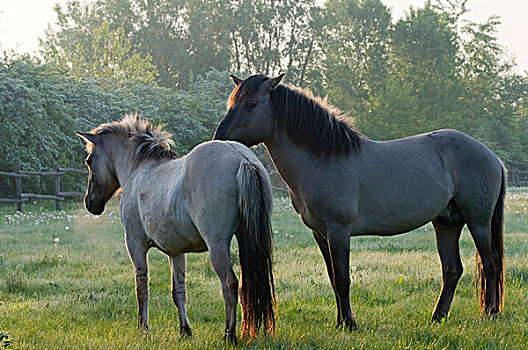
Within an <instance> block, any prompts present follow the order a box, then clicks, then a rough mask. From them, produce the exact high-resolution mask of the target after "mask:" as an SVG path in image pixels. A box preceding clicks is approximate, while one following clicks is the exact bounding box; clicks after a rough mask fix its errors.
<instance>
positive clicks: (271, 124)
mask: <svg viewBox="0 0 528 350" xmlns="http://www.w3.org/2000/svg"><path fill="white" fill-rule="evenodd" d="M231 78H232V79H233V81H234V83H235V85H236V88H235V89H234V90H233V92H232V93H231V96H230V98H229V101H228V103H227V108H228V112H227V114H226V116H225V117H224V119H223V120H222V122H221V123H220V125H219V126H218V128H217V130H216V133H215V136H214V139H216V140H235V141H239V142H242V143H243V144H245V145H246V146H251V145H255V144H258V143H261V142H263V143H264V145H265V146H266V148H267V149H268V151H269V154H270V156H271V158H272V160H273V162H274V164H275V167H276V168H277V170H278V171H279V173H280V175H281V176H282V178H283V179H284V181H285V182H286V183H287V185H288V188H289V192H290V197H291V200H292V203H293V206H294V208H295V210H296V211H297V212H298V213H299V215H300V217H301V219H302V221H303V222H304V223H305V224H306V225H307V226H308V227H309V228H311V229H312V230H313V235H314V238H315V240H316V241H317V244H318V245H319V248H320V250H321V252H322V255H323V257H324V260H325V262H326V266H327V269H328V274H329V277H330V281H331V283H332V286H333V289H334V292H335V295H336V301H337V311H338V312H337V322H338V325H342V324H343V320H344V323H345V325H346V326H347V327H348V328H350V329H353V328H355V327H356V322H355V319H354V316H353V314H352V311H351V309H350V300H349V288H350V276H349V255H350V236H351V235H352V236H358V235H382V236H390V235H396V234H401V233H404V232H407V231H410V230H412V229H415V228H417V227H420V226H422V225H424V224H426V223H427V222H430V221H432V223H433V227H434V229H435V232H436V242H437V247H438V253H439V255H440V260H441V264H442V291H441V294H440V298H439V300H438V303H437V305H436V309H435V311H434V313H433V317H432V319H433V321H439V320H441V319H442V318H444V317H446V316H447V314H448V312H449V308H450V306H451V301H452V299H453V293H454V291H455V288H456V285H457V283H458V280H459V278H460V276H461V274H462V262H461V261H460V252H459V246H458V241H459V238H460V233H461V231H462V228H463V226H464V225H467V226H468V228H469V231H470V232H471V235H472V237H473V240H474V242H475V245H476V248H477V258H478V259H477V266H478V269H479V275H480V287H481V294H480V306H481V312H482V311H484V312H486V313H488V314H490V315H491V314H496V313H499V312H500V311H501V308H502V304H503V291H504V245H503V206H504V192H505V169H504V167H503V165H502V163H501V161H500V160H499V159H498V158H497V156H495V155H494V154H493V152H491V151H490V150H489V149H488V148H486V147H485V146H484V145H482V144H481V143H480V142H478V141H476V140H475V139H473V138H471V137H469V136H467V135H465V134H463V133H461V132H458V131H455V130H439V131H434V132H430V133H427V134H422V135H416V136H413V137H408V138H404V139H400V140H394V141H387V142H376V141H372V140H369V139H367V138H365V137H363V136H361V135H360V134H359V133H358V132H357V131H355V130H354V129H353V128H352V127H350V126H349V125H347V124H346V122H345V121H344V119H343V117H341V116H340V115H339V114H338V112H337V111H335V110H334V109H332V108H331V107H328V106H327V105H326V103H325V102H324V101H322V100H320V99H317V98H314V97H313V96H312V95H311V94H310V93H308V92H306V91H302V90H300V89H296V88H294V87H288V86H285V85H282V84H280V81H281V79H282V75H280V76H278V77H276V78H267V77H265V76H262V75H256V76H250V77H248V78H247V79H245V80H241V79H239V78H236V77H234V76H231ZM477 282H478V281H477Z"/></svg>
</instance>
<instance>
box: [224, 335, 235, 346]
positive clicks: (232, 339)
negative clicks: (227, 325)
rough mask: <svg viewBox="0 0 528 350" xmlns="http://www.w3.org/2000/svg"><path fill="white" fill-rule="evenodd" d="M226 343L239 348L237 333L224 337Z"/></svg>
mask: <svg viewBox="0 0 528 350" xmlns="http://www.w3.org/2000/svg"><path fill="white" fill-rule="evenodd" d="M224 341H225V342H227V343H228V344H230V345H233V346H237V338H236V334H235V333H227V332H226V334H225V335H224Z"/></svg>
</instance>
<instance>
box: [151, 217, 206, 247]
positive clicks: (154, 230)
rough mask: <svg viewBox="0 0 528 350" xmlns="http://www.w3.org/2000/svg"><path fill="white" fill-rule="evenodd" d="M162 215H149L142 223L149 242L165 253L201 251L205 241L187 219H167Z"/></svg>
mask: <svg viewBox="0 0 528 350" xmlns="http://www.w3.org/2000/svg"><path fill="white" fill-rule="evenodd" d="M167 217H168V216H164V215H160V216H157V215H151V216H150V217H149V218H148V219H144V220H143V225H144V227H145V230H146V231H147V235H148V237H149V239H150V241H151V244H152V245H153V246H155V247H156V248H158V249H159V250H161V251H162V252H164V253H166V254H181V253H191V252H203V251H206V250H207V245H206V244H205V241H204V240H203V239H202V237H201V236H200V234H199V232H198V230H197V229H196V228H195V227H194V225H193V224H192V222H191V221H190V220H189V221H188V222H185V220H182V221H176V220H175V219H167Z"/></svg>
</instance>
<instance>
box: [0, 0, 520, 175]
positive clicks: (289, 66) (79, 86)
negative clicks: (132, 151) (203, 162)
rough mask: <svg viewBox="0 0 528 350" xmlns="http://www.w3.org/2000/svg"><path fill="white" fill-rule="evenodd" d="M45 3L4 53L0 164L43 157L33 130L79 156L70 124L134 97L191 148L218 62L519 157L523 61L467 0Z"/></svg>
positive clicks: (216, 80)
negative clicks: (46, 17)
mask: <svg viewBox="0 0 528 350" xmlns="http://www.w3.org/2000/svg"><path fill="white" fill-rule="evenodd" d="M55 11H56V13H57V18H58V19H57V23H56V27H55V28H56V29H52V28H51V27H50V28H48V30H47V31H46V35H45V38H44V39H42V40H41V43H40V48H41V55H42V57H43V59H44V62H45V64H40V63H35V62H31V61H30V60H28V59H10V60H9V59H5V60H4V61H3V66H2V70H1V72H0V80H1V83H2V86H1V87H0V99H1V101H2V104H1V105H0V115H1V117H2V120H1V122H0V128H1V130H0V131H2V132H3V133H4V134H6V135H7V134H8V135H9V136H6V137H8V140H9V142H8V143H9V144H13V145H14V144H17V142H18V144H20V142H22V141H20V140H23V142H24V144H27V148H26V151H23V150H21V149H16V147H15V146H12V147H11V146H10V147H7V148H2V149H1V150H0V161H1V167H4V165H9V164H11V163H9V162H11V161H12V160H13V159H15V158H17V157H21V158H22V159H24V160H25V161H26V162H27V163H28V164H29V163H32V164H35V167H38V166H39V165H38V164H40V165H41V166H46V165H47V163H46V162H47V161H46V160H42V159H40V155H38V153H39V150H41V149H42V148H41V146H39V145H44V144H45V145H47V147H46V148H44V149H46V150H49V152H50V154H51V155H52V156H53V157H54V158H56V159H59V158H60V157H63V158H64V160H65V162H68V161H70V160H72V159H77V158H79V156H75V157H77V158H75V157H74V156H73V153H71V152H73V151H71V152H70V149H72V148H74V145H78V144H79V143H78V142H77V141H76V140H74V138H73V139H72V137H73V136H72V134H71V129H72V125H74V126H75V127H77V128H83V129H86V128H87V127H93V126H95V125H96V124H98V123H100V122H103V121H109V120H115V119H118V118H120V117H122V115H123V114H124V113H130V112H135V111H138V112H140V113H143V115H144V116H146V117H149V118H154V119H156V120H159V121H163V122H167V123H168V124H169V125H168V126H169V128H170V129H171V131H173V132H174V134H175V136H176V142H177V144H178V149H179V150H180V151H185V150H188V149H189V147H191V146H192V145H194V144H196V143H198V142H200V141H203V140H206V139H208V138H210V136H211V134H212V130H213V129H214V126H215V125H216V123H217V122H218V120H219V119H220V117H221V115H222V114H223V113H224V112H225V100H226V98H227V95H228V93H229V91H230V90H231V88H232V86H231V85H230V82H229V80H228V79H227V71H230V72H234V73H241V74H242V75H246V74H254V73H261V74H267V75H273V74H277V73H279V72H286V73H287V75H286V80H287V81H288V82H290V83H293V84H296V85H302V86H305V87H308V88H311V89H313V90H314V91H315V92H316V93H317V94H320V95H327V96H328V98H329V100H330V101H331V102H332V103H333V104H335V105H336V106H337V107H339V108H341V109H343V110H344V111H346V112H347V113H348V114H349V115H350V117H352V118H354V119H355V123H356V125H357V127H358V128H359V129H360V130H362V131H363V133H364V134H365V135H367V136H369V137H371V138H374V139H378V140H386V139H392V138H398V137H405V136H409V135H412V134H416V133H420V132H426V131H430V130H433V129H439V128H455V129H459V130H461V131H463V132H466V133H468V134H469V135H471V136H474V137H476V138H477V139H479V140H480V141H482V142H483V143H485V144H486V145H487V146H489V147H490V148H491V149H493V150H494V151H495V152H496V153H497V154H499V156H500V157H501V158H502V159H503V160H504V161H505V162H506V164H507V165H508V166H522V167H528V121H527V110H528V107H527V98H526V96H527V93H528V80H527V77H526V73H524V74H518V73H516V72H515V63H514V62H513V61H512V60H510V59H507V56H506V52H505V50H504V48H503V47H501V46H500V45H499V43H498V41H497V38H496V30H497V27H498V25H499V23H500V22H499V20H498V19H497V18H496V17H490V19H489V20H488V21H485V22H484V23H473V22H470V21H467V20H465V19H464V18H465V17H464V16H465V14H466V13H467V12H468V9H467V0H431V1H429V2H426V3H425V4H424V5H423V6H422V7H419V8H410V9H409V11H408V12H407V13H406V14H405V15H404V16H403V17H402V18H400V19H398V20H394V18H393V17H392V14H391V12H390V9H389V8H388V7H387V6H385V5H384V3H383V0H327V1H326V2H324V3H321V2H320V1H316V0H299V1H282V0H236V1H235V0H219V1H212V0H186V1H183V0H161V1H143V0H95V1H92V2H87V3H85V2H81V1H78V0H70V1H69V2H67V3H66V5H64V6H60V5H56V6H55ZM29 125H35V126H38V128H31V127H29ZM43 130H46V131H43ZM48 131H49V133H48ZM64 145H67V147H68V149H67V150H65V149H64ZM48 146H49V147H48ZM54 152H55V153H54ZM79 152H80V151H79ZM76 154H77V153H76ZM80 154H82V152H80ZM53 157H52V158H53ZM57 157H58V158H57ZM37 159H40V160H37ZM39 162H40V163H39Z"/></svg>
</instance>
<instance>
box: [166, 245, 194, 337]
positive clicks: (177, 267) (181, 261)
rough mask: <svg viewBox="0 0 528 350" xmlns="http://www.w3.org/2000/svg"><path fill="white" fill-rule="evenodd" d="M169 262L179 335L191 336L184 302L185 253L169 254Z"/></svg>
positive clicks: (185, 296)
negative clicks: (178, 321)
mask: <svg viewBox="0 0 528 350" xmlns="http://www.w3.org/2000/svg"><path fill="white" fill-rule="evenodd" d="M169 263H170V267H171V276H172V290H171V293H172V301H173V302H174V305H176V307H177V308H178V316H179V319H180V335H181V336H182V337H183V336H188V337H190V336H192V330H191V326H190V324H189V319H188V318H187V310H186V308H185V303H186V301H187V292H186V289H185V264H186V256H185V254H177V255H172V256H169Z"/></svg>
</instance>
